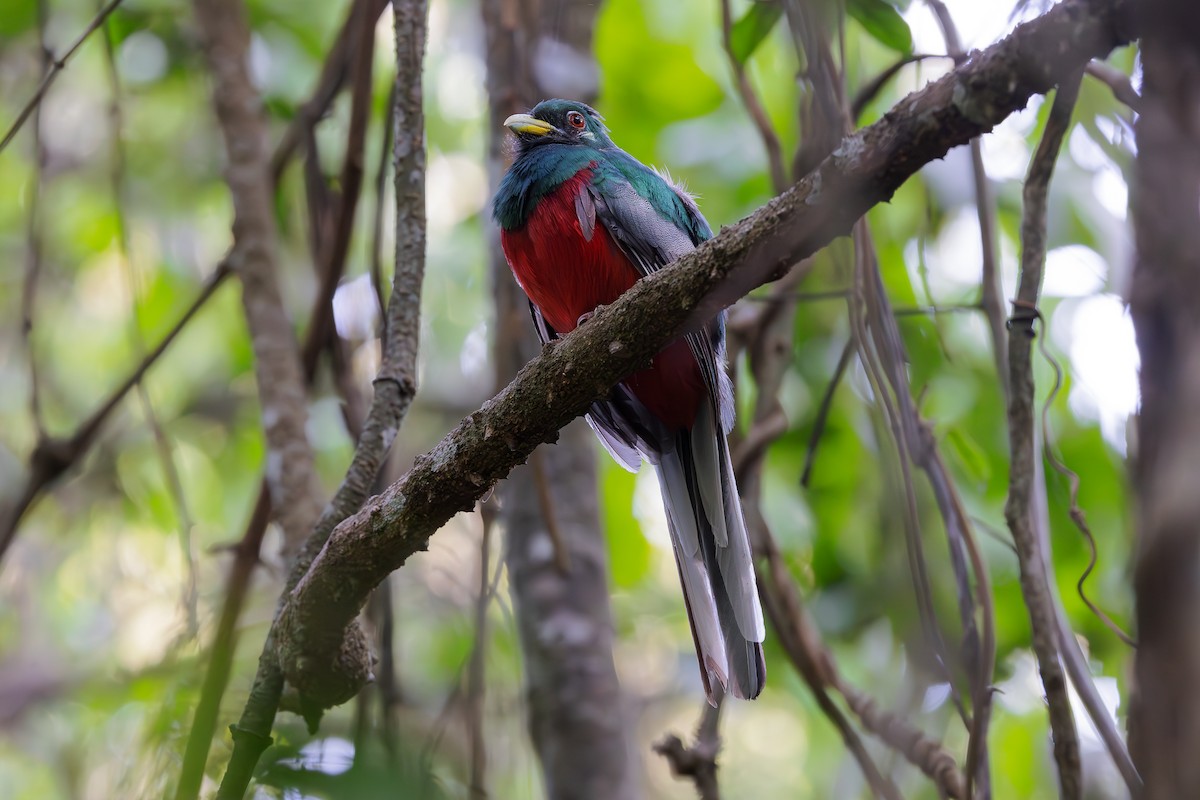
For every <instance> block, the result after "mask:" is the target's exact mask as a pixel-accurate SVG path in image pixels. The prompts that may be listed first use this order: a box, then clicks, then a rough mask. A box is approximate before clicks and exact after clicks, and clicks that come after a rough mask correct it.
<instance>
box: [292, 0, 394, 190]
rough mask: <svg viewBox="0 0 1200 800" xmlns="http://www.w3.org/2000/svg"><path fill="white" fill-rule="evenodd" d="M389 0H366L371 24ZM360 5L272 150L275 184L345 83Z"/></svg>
mask: <svg viewBox="0 0 1200 800" xmlns="http://www.w3.org/2000/svg"><path fill="white" fill-rule="evenodd" d="M388 2H389V0H366V2H365V5H366V7H367V11H366V13H367V15H368V16H370V17H371V19H372V27H373V23H374V22H377V21H378V20H379V16H380V15H381V14H382V13H383V10H384V9H385V8H387V6H388ZM363 5H364V3H363V2H358V1H357V0H356V2H354V3H352V4H351V5H350V11H349V13H348V14H347V15H346V21H345V22H344V23H342V27H341V29H340V30H338V35H337V38H336V39H334V41H333V45H332V46H331V47H330V48H329V53H328V54H327V55H326V56H325V63H324V64H322V65H321V74H320V76H319V77H318V78H317V85H316V87H315V88H314V89H313V91H312V93H311V94H310V95H309V98H308V100H307V102H305V103H304V105H302V106H301V107H300V109H299V113H298V114H296V116H295V117H293V118H292V121H291V123H290V124H289V125H288V127H287V130H285V131H284V132H283V136H282V137H281V138H280V140H279V144H278V145H277V146H276V148H275V153H274V154H273V155H272V156H271V180H272V182H273V183H274V185H278V184H279V181H280V179H281V178H282V177H283V171H284V169H286V168H287V165H288V162H290V161H291V159H292V156H293V155H295V152H296V148H297V146H299V144H300V142H301V138H302V137H303V135H304V132H305V131H306V130H310V129H311V128H312V127H313V125H315V124H316V123H317V121H318V120H319V119H321V117H322V116H324V115H325V112H326V111H328V110H329V107H330V106H331V105H333V100H334V98H335V97H337V95H338V93H339V92H340V91H341V90H342V87H344V86H345V85H346V80H347V78H348V77H349V76H350V70H351V64H352V62H353V53H354V50H353V48H352V47H351V45H352V43H353V40H354V39H355V38H356V37H357V36H358V25H359V19H360V18H359V10H360V9H361V8H362V7H363Z"/></svg>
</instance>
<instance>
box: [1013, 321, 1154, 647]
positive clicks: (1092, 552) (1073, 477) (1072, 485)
mask: <svg viewBox="0 0 1200 800" xmlns="http://www.w3.org/2000/svg"><path fill="white" fill-rule="evenodd" d="M1038 319H1039V321H1040V322H1041V324H1042V335H1041V336H1039V337H1038V340H1037V342H1038V352H1040V353H1041V354H1042V358H1044V359H1046V362H1047V363H1048V364H1049V365H1050V367H1051V368H1052V369H1053V370H1054V385H1053V386H1052V387H1050V393H1049V394H1048V395H1046V401H1045V403H1044V404H1043V405H1042V414H1041V423H1042V453H1043V455H1045V457H1046V461H1048V462H1049V463H1050V466H1051V468H1053V469H1054V471H1055V472H1057V473H1058V474H1059V475H1062V476H1063V477H1064V478H1066V479H1067V486H1068V491H1069V496H1070V500H1069V503H1070V507H1069V508H1068V509H1067V515H1068V516H1069V517H1070V518H1071V522H1073V523H1075V527H1076V529H1077V530H1078V531H1079V532H1080V534H1082V535H1083V539H1084V541H1085V542H1087V547H1088V563H1087V566H1086V567H1084V570H1083V573H1082V574H1081V575H1080V576H1079V580H1078V581H1076V582H1075V590H1076V591H1077V592H1078V593H1079V599H1080V600H1082V601H1083V604H1084V605H1086V606H1087V607H1088V609H1089V610H1090V611H1091V612H1092V613H1093V614H1094V615H1095V616H1096V618H1097V619H1099V620H1100V621H1101V622H1103V623H1104V625H1105V626H1106V627H1107V628H1108V629H1109V630H1110V631H1112V632H1113V635H1114V636H1116V637H1117V638H1118V639H1120V640H1121V641H1122V642H1124V643H1125V644H1127V645H1129V646H1130V647H1137V641H1136V640H1134V638H1133V637H1132V636H1130V635H1129V634H1128V633H1126V632H1125V631H1124V630H1122V629H1121V626H1120V625H1118V624H1117V623H1116V622H1115V621H1114V620H1113V618H1112V617H1110V616H1109V615H1108V614H1107V613H1106V612H1105V611H1104V610H1103V609H1101V608H1100V607H1099V606H1097V605H1096V604H1095V603H1094V602H1092V598H1090V597H1088V594H1087V591H1086V590H1085V589H1084V586H1083V585H1084V583H1086V582H1087V579H1088V576H1089V575H1091V574H1092V570H1094V569H1095V568H1096V557H1097V554H1096V537H1095V536H1093V535H1092V529H1091V527H1090V526H1089V525H1088V523H1087V516H1086V515H1085V514H1084V513H1083V509H1082V508H1080V506H1079V486H1080V480H1079V475H1078V474H1077V473H1076V472H1075V471H1074V470H1072V469H1071V468H1070V467H1068V466H1067V465H1066V464H1064V463H1063V462H1062V460H1060V459H1059V457H1058V456H1057V455H1056V454H1055V452H1054V444H1053V442H1054V439H1053V438H1052V437H1051V435H1050V407H1051V405H1053V403H1054V398H1055V397H1057V396H1058V392H1059V390H1060V389H1062V382H1063V372H1062V367H1061V366H1060V365H1059V363H1058V359H1056V358H1054V356H1052V355H1050V351H1049V350H1048V349H1047V348H1046V319H1045V317H1043V316H1042V315H1041V313H1040V312H1039V313H1038Z"/></svg>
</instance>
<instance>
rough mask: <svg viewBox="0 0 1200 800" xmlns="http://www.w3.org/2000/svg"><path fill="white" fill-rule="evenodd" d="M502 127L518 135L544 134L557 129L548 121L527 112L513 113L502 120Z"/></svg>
mask: <svg viewBox="0 0 1200 800" xmlns="http://www.w3.org/2000/svg"><path fill="white" fill-rule="evenodd" d="M504 127H506V128H508V129H509V130H510V131H512V132H513V133H515V134H517V135H518V136H526V135H528V136H545V135H546V134H547V133H552V132H553V131H556V130H558V129H557V128H555V127H554V126H553V125H551V124H550V123H549V122H546V121H545V120H540V119H538V118H537V117H531V116H529V115H528V114H513V115H512V116H511V117H509V118H508V119H506V120H504Z"/></svg>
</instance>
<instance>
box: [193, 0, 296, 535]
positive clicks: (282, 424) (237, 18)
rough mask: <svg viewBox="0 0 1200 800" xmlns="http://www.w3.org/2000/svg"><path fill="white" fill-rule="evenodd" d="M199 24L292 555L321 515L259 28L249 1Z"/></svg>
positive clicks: (218, 10) (277, 495)
mask: <svg viewBox="0 0 1200 800" xmlns="http://www.w3.org/2000/svg"><path fill="white" fill-rule="evenodd" d="M193 5H194V8H195V14H196V21H197V24H198V25H199V28H200V34H201V38H202V39H203V42H204V51H205V55H206V57H207V59H208V64H209V68H210V70H211V71H212V75H213V105H214V106H215V108H216V114H217V120H218V122H219V123H220V126H221V133H222V135H223V138H224V140H225V151H226V156H227V160H228V161H227V165H226V168H225V181H226V183H228V184H229V192H230V195H232V198H233V208H234V219H233V239H234V244H233V249H232V251H231V252H230V255H229V259H228V260H229V263H230V265H231V266H232V267H233V269H234V271H235V272H237V273H238V277H239V278H240V279H241V282H242V307H243V309H244V310H245V314H246V322H247V324H248V326H249V328H250V340H251V344H252V346H253V349H254V365H255V370H254V371H255V377H256V378H257V382H258V395H259V402H260V404H261V405H262V421H263V430H264V433H265V435H266V440H267V469H266V474H267V480H268V482H269V483H270V484H271V507H272V508H273V509H274V513H275V517H276V519H277V520H278V522H279V525H280V527H281V528H282V529H283V537H284V552H285V553H286V554H288V555H289V556H290V555H291V554H293V553H294V552H295V551H296V549H297V548H298V547H299V546H300V544H301V542H303V541H304V538H305V536H307V535H308V533H309V531H310V530H312V525H313V521H314V520H316V518H317V513H318V508H319V506H318V501H317V497H318V491H319V490H318V487H317V481H316V475H315V472H314V467H313V452H312V447H311V446H310V445H309V442H308V437H307V435H306V433H305V425H306V423H307V419H308V406H307V398H306V396H305V392H304V379H303V373H302V371H301V368H300V358H299V353H298V348H297V346H296V340H295V337H294V336H293V334H292V326H291V322H290V321H289V320H288V316H287V311H286V310H285V309H284V306H283V297H282V295H281V294H280V291H279V284H278V272H279V267H278V246H277V242H276V236H277V232H276V229H275V216H274V210H273V205H272V199H271V186H272V184H271V181H270V173H269V172H268V165H269V154H268V152H267V124H266V117H265V116H264V114H263V110H262V99H261V98H260V97H259V94H258V90H257V89H255V87H254V84H253V82H252V81H251V80H250V74H249V72H248V70H249V47H250V29H249V26H248V25H247V22H246V16H245V9H244V7H243V5H242V3H241V2H240V0H195V2H194V4H193Z"/></svg>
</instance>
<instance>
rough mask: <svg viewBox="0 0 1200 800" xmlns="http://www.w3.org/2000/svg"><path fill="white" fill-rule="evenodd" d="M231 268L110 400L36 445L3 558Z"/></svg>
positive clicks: (2, 538)
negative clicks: (38, 503) (31, 514)
mask: <svg viewBox="0 0 1200 800" xmlns="http://www.w3.org/2000/svg"><path fill="white" fill-rule="evenodd" d="M230 272H231V270H230V268H229V265H228V264H227V262H224V261H222V262H221V263H220V264H218V265H217V268H216V269H215V270H213V272H212V274H211V275H209V276H208V280H207V281H205V283H204V286H203V288H201V290H200V294H199V295H198V296H197V297H196V299H195V300H193V301H192V305H191V306H189V307H188V309H187V310H186V311H184V312H183V315H182V316H181V317H180V318H179V320H178V321H177V322H176V323H175V325H174V326H173V327H172V328H171V330H169V331H168V332H167V333H166V335H164V336H163V338H162V340H161V341H160V342H159V343H158V345H157V346H156V347H155V348H154V349H153V350H151V351H150V352H149V353H147V354H146V357H145V358H143V359H142V361H141V363H140V364H138V365H137V367H136V368H135V369H134V370H133V372H132V373H130V374H129V375H128V376H127V377H126V378H125V380H124V381H122V382H121V384H120V385H119V386H118V387H117V388H116V389H114V390H113V391H112V393H111V394H110V395H109V396H108V398H107V399H106V400H104V401H103V402H102V403H100V406H99V407H98V408H97V409H96V410H95V411H93V412H92V413H91V415H90V416H89V417H88V418H87V419H86V420H84V421H83V422H82V423H80V425H79V427H78V428H76V429H75V432H74V433H72V434H71V436H70V437H68V438H65V439H59V438H51V437H44V438H43V439H41V440H40V441H39V442H38V443H37V445H36V446H35V448H34V451H33V453H32V454H31V455H30V457H29V464H30V469H29V474H28V475H27V476H26V478H25V484H24V486H23V487H22V488H21V491H20V493H19V494H18V495H17V497H16V500H14V501H12V504H11V505H9V506H8V507H7V508H5V509H4V510H3V514H0V519H2V520H3V521H2V522H0V561H2V560H3V558H4V554H5V552H6V551H7V550H8V547H9V545H10V544H12V540H13V538H14V537H15V536H16V532H17V526H18V525H19V524H20V522H21V518H22V517H23V516H24V515H25V512H26V511H27V510H29V506H30V505H31V504H32V503H33V501H34V500H36V499H37V497H38V495H39V494H41V492H42V490H43V489H45V488H46V487H47V486H49V485H50V484H51V483H53V482H54V481H55V480H57V479H58V478H59V477H60V476H62V474H63V473H64V472H66V471H67V470H68V469H70V468H71V466H72V465H74V464H75V463H77V462H78V461H79V459H80V458H81V457H82V456H83V454H84V453H85V452H87V449H88V448H89V447H91V445H92V442H93V441H94V440H95V438H96V434H97V433H98V432H99V431H100V426H101V425H103V424H104V422H105V420H107V419H108V416H109V415H110V414H111V413H112V412H113V410H114V409H116V407H117V406H118V405H120V403H121V401H122V400H123V399H125V395H127V394H128V393H129V390H130V389H132V388H133V387H134V386H136V385H137V384H138V382H139V381H141V379H142V376H143V375H145V374H146V371H147V370H149V369H150V367H151V365H153V364H154V362H155V361H157V360H158V358H159V356H161V355H162V354H163V353H164V352H166V350H167V347H168V346H169V345H170V344H171V342H172V341H174V339H175V337H176V336H178V335H179V332H180V331H182V330H183V329H184V327H186V326H187V324H188V323H189V322H190V321H191V320H192V317H194V316H195V315H196V312H197V311H199V310H200V309H201V308H202V307H203V306H204V304H205V303H206V302H208V299H209V298H210V297H212V296H213V294H214V293H215V292H216V290H217V287H219V286H220V285H221V283H222V282H223V281H224V280H225V278H226V277H227V276H228V275H229V274H230Z"/></svg>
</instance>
